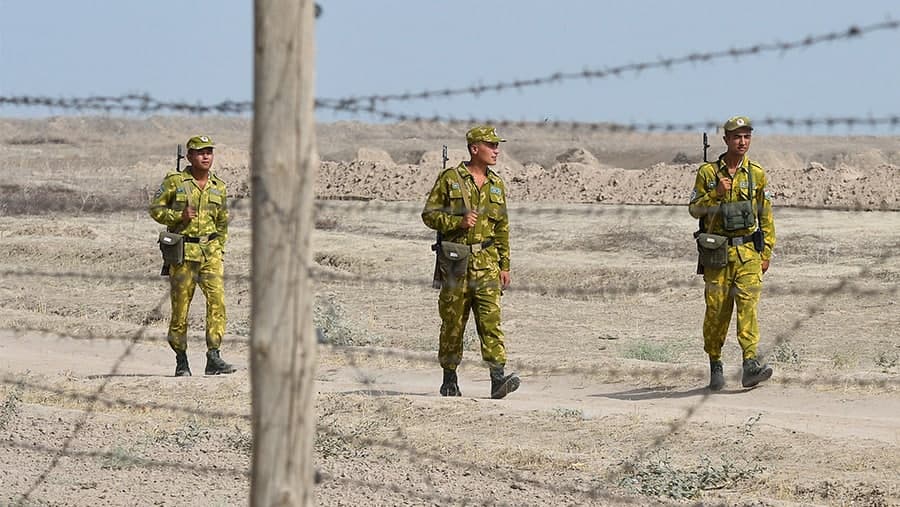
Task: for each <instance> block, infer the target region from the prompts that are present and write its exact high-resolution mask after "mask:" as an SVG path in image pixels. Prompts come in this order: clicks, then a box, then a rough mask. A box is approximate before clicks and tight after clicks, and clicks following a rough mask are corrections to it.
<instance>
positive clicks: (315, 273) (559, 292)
mask: <svg viewBox="0 0 900 507" xmlns="http://www.w3.org/2000/svg"><path fill="white" fill-rule="evenodd" d="M423 255H429V256H430V255H433V254H430V253H426V254H423ZM885 255H886V258H893V257H897V256H900V252H893V251H887V252H886V254H885ZM601 275H604V274H603V273H601ZM605 275H608V276H609V278H607V279H598V280H591V281H590V283H591V285H590V286H589V287H571V286H565V287H561V286H555V285H547V284H538V283H522V282H519V281H517V282H516V283H515V285H512V286H510V288H509V289H507V290H508V291H510V292H514V293H526V294H538V295H541V296H551V297H570V298H581V299H583V298H589V297H618V296H634V295H638V294H648V293H651V294H655V293H658V292H660V291H666V290H677V289H687V288H696V287H699V286H700V285H702V280H701V279H699V278H696V277H691V278H688V279H671V280H667V281H664V282H662V283H655V284H649V283H641V282H627V281H622V279H621V278H620V277H616V276H615V273H614V272H610V273H605ZM0 276H4V277H7V278H54V279H73V280H93V281H120V282H157V281H159V276H158V275H151V274H121V273H96V272H76V271H59V272H55V271H44V270H19V269H14V270H9V269H7V270H0ZM309 277H310V279H311V280H312V281H313V282H320V283H324V282H341V283H358V284H380V285H403V286H407V287H422V288H428V289H430V288H431V280H430V279H428V280H426V279H425V276H407V275H384V274H371V275H370V274H365V273H350V272H340V271H331V270H329V269H327V268H322V267H318V266H313V267H310V268H309ZM224 279H225V280H226V281H238V282H245V283H249V282H250V281H251V279H252V275H249V274H248V275H244V274H235V275H225V276H224ZM586 283H587V282H586ZM868 285H869V284H864V283H862V282H859V283H858V284H851V283H850V282H847V283H845V284H844V287H843V292H844V293H847V294H851V295H855V296H864V297H871V296H889V295H896V294H897V293H898V292H900V286H897V285H891V286H889V287H887V288H873V287H870V286H868ZM827 288H828V285H827V284H823V285H822V286H818V285H816V286H810V285H809V284H802V285H801V284H796V283H791V284H787V285H784V284H774V285H771V286H769V287H767V288H766V292H767V293H768V294H771V295H776V296H807V295H818V294H820V293H821V291H822V290H823V289H827ZM35 331H39V330H37V329H35Z"/></svg>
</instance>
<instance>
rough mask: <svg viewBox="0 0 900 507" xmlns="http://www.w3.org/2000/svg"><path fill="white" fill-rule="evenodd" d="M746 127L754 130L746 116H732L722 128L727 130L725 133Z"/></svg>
mask: <svg viewBox="0 0 900 507" xmlns="http://www.w3.org/2000/svg"><path fill="white" fill-rule="evenodd" d="M744 127H746V128H748V129H750V130H753V125H752V124H751V123H750V118H747V117H746V116H732V117H731V118H728V121H726V122H725V125H724V126H723V127H722V128H723V129H725V132H731V131H732V130H737V129H740V128H744Z"/></svg>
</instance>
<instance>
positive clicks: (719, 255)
mask: <svg viewBox="0 0 900 507" xmlns="http://www.w3.org/2000/svg"><path fill="white" fill-rule="evenodd" d="M697 250H699V251H700V265H701V266H703V267H704V268H714V269H720V268H724V267H725V266H727V265H728V238H727V237H725V236H719V235H718V234H707V233H701V234H699V235H697Z"/></svg>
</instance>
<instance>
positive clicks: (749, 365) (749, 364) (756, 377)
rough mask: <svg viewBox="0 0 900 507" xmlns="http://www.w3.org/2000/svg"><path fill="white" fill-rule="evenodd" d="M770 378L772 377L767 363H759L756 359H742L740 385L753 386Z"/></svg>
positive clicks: (770, 368)
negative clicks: (742, 366) (742, 371)
mask: <svg viewBox="0 0 900 507" xmlns="http://www.w3.org/2000/svg"><path fill="white" fill-rule="evenodd" d="M770 378H772V367H771V366H769V365H768V364H763V365H760V364H759V361H757V360H756V359H744V375H743V377H741V385H743V386H744V387H753V386H755V385H756V384H759V383H760V382H765V381H766V380H769V379H770Z"/></svg>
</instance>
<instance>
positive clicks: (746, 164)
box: [716, 153, 750, 172]
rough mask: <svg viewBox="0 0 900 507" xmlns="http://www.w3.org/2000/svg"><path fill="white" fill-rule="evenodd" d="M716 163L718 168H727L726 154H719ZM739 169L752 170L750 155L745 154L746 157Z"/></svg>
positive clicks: (720, 169)
mask: <svg viewBox="0 0 900 507" xmlns="http://www.w3.org/2000/svg"><path fill="white" fill-rule="evenodd" d="M716 165H717V166H718V170H719V171H722V170H727V168H728V166H727V165H726V164H725V154H724V153H723V154H721V155H719V159H718V160H717V161H716ZM738 169H740V170H743V171H745V172H749V171H750V157H748V156H747V155H744V159H743V160H741V165H739V166H738Z"/></svg>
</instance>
